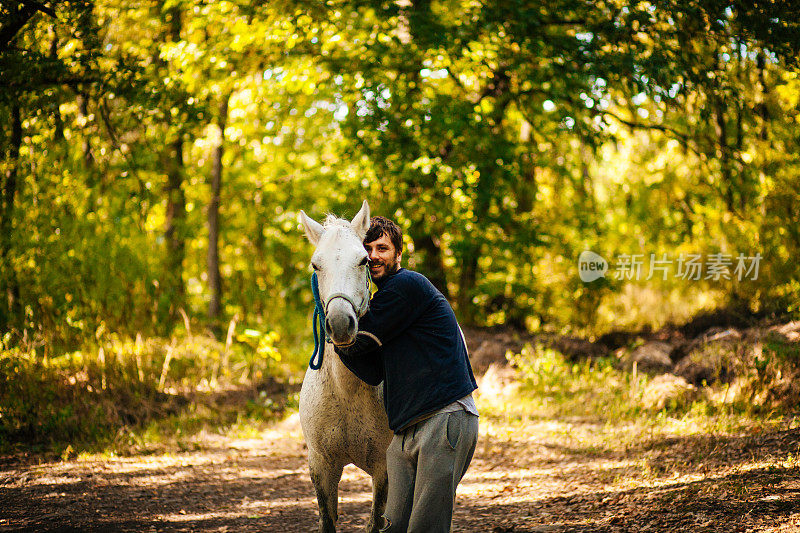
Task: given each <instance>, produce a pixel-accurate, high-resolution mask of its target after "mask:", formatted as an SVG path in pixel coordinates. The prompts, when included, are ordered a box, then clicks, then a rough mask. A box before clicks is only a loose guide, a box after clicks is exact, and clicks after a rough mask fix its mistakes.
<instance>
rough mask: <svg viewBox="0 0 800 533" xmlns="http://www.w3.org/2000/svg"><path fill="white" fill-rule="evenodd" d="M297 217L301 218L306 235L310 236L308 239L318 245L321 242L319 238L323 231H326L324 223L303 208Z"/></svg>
mask: <svg viewBox="0 0 800 533" xmlns="http://www.w3.org/2000/svg"><path fill="white" fill-rule="evenodd" d="M297 218H298V219H300V223H301V224H302V225H303V229H305V230H306V237H308V240H309V241H311V244H313V245H314V246H316V245H317V243H319V239H320V238H321V237H322V232H323V231H325V229H324V228H323V227H322V224H320V223H319V222H317V221H316V220H314V219H313V218H311V217H309V216H308V215H306V213H305V211H303V210H302V209H301V210H300V215H299V216H298V217H297Z"/></svg>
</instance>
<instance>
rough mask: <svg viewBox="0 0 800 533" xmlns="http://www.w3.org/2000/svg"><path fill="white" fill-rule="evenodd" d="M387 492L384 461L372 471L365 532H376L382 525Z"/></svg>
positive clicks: (387, 485) (387, 481) (387, 483)
mask: <svg viewBox="0 0 800 533" xmlns="http://www.w3.org/2000/svg"><path fill="white" fill-rule="evenodd" d="M388 493H389V478H388V476H387V475H386V463H385V462H384V463H382V464H378V465H376V466H375V468H374V469H373V471H372V510H371V511H370V513H369V521H368V522H367V533H378V531H379V530H380V528H381V527H382V526H383V512H384V511H385V510H386V496H387V495H388Z"/></svg>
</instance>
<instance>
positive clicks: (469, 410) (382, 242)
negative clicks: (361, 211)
mask: <svg viewBox="0 0 800 533" xmlns="http://www.w3.org/2000/svg"><path fill="white" fill-rule="evenodd" d="M364 247H365V248H366V250H367V253H368V254H369V269H370V274H371V275H372V280H373V281H374V282H375V284H376V285H377V286H378V291H377V292H376V293H375V294H374V296H373V297H372V300H371V301H370V309H369V311H368V312H367V314H365V315H364V316H363V317H362V318H361V320H360V321H359V331H358V334H357V335H356V340H355V341H354V342H353V343H352V344H350V345H348V346H339V347H336V352H337V353H338V354H339V356H340V357H341V359H342V361H343V362H344V363H345V365H347V366H348V368H350V369H351V370H352V371H353V372H354V373H355V374H356V375H357V376H359V377H360V378H361V379H363V380H364V381H367V382H368V383H371V384H373V385H375V384H377V382H379V381H380V380H381V379H383V392H384V405H385V407H386V413H387V415H388V418H389V427H390V428H391V429H392V431H393V432H394V437H393V438H392V442H391V444H390V445H389V449H388V450H387V451H386V460H387V461H386V462H387V469H388V475H389V495H388V498H387V502H386V512H385V514H384V521H385V522H384V528H383V529H381V531H400V532H405V531H408V532H418V533H432V532H439V531H449V530H450V523H451V521H452V516H453V504H454V501H455V493H456V487H457V486H458V483H459V482H460V481H461V478H462V477H463V476H464V473H465V472H466V470H467V467H468V466H469V463H470V461H471V460H472V455H473V453H474V451H475V444H476V442H477V439H478V411H477V409H476V407H475V402H474V401H473V399H472V391H474V390H475V389H476V388H477V385H476V383H475V377H474V376H473V374H472V367H471V366H470V363H469V359H468V357H467V347H466V344H465V342H464V336H463V334H462V332H461V328H460V327H459V325H458V322H457V321H456V317H455V314H454V313H453V310H452V308H451V307H450V304H449V303H448V302H447V300H446V299H445V297H444V296H443V295H442V293H441V292H439V291H438V290H437V289H436V288H435V287H434V286H433V285H432V284H431V282H430V281H428V279H427V278H425V276H423V275H422V274H419V273H417V272H413V271H410V270H406V269H404V268H401V267H400V261H401V258H402V250H403V248H402V247H403V235H402V232H401V230H400V228H399V227H398V226H397V224H395V223H394V222H392V221H391V220H389V219H387V218H384V217H374V218H372V220H371V226H370V228H369V230H368V231H367V234H366V237H365V238H364Z"/></svg>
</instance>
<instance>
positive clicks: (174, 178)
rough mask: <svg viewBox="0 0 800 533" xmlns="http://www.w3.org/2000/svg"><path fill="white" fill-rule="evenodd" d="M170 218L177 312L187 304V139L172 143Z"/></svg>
mask: <svg viewBox="0 0 800 533" xmlns="http://www.w3.org/2000/svg"><path fill="white" fill-rule="evenodd" d="M165 193H166V196H167V220H166V227H165V230H164V236H165V237H166V240H167V269H168V277H169V279H170V285H171V287H170V289H171V290H172V291H173V292H174V295H173V296H174V297H175V298H176V300H175V305H174V306H173V307H174V311H177V309H178V308H179V307H181V306H182V305H183V296H184V293H185V290H184V287H183V259H184V256H185V255H186V243H185V228H184V226H185V224H186V196H185V194H184V192H183V139H182V138H181V137H180V135H179V136H178V138H177V139H175V140H174V141H173V142H172V145H171V153H170V163H169V171H168V173H167V187H166V190H165Z"/></svg>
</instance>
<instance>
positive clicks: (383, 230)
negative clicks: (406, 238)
mask: <svg viewBox="0 0 800 533" xmlns="http://www.w3.org/2000/svg"><path fill="white" fill-rule="evenodd" d="M382 235H386V236H387V237H389V240H390V241H391V243H392V244H393V245H394V249H395V251H396V252H397V253H398V254H399V253H400V252H402V251H403V230H401V229H400V226H398V225H397V224H395V223H394V222H392V221H391V220H389V219H388V218H386V217H372V219H371V220H370V225H369V229H368V230H367V235H366V236H365V237H364V243H365V244H366V243H368V242H372V241H375V240H378V239H380V238H381V236H382Z"/></svg>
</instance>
